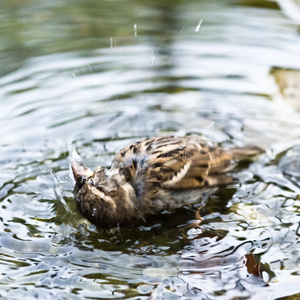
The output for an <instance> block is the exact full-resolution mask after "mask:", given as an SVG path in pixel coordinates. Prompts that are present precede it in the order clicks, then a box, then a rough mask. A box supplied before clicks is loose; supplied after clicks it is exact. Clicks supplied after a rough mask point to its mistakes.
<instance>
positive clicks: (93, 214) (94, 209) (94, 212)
mask: <svg viewBox="0 0 300 300" xmlns="http://www.w3.org/2000/svg"><path fill="white" fill-rule="evenodd" d="M96 211H97V209H96V208H95V207H94V208H93V212H92V217H95V214H96Z"/></svg>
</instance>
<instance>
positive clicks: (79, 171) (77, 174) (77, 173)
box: [71, 161, 94, 182]
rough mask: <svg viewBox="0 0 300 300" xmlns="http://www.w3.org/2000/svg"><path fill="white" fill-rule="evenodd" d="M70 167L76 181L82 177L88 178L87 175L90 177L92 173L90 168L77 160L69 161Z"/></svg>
mask: <svg viewBox="0 0 300 300" xmlns="http://www.w3.org/2000/svg"><path fill="white" fill-rule="evenodd" d="M71 167H72V171H73V175H74V178H75V180H76V182H77V181H78V180H80V179H81V178H82V177H87V178H88V177H91V176H93V175H94V172H93V171H92V170H91V169H89V168H88V167H85V166H83V165H81V164H80V163H78V162H77V161H73V162H72V163H71Z"/></svg>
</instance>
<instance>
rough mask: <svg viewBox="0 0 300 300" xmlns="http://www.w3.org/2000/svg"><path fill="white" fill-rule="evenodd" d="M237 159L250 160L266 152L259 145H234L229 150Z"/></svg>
mask: <svg viewBox="0 0 300 300" xmlns="http://www.w3.org/2000/svg"><path fill="white" fill-rule="evenodd" d="M227 152H229V153H230V154H231V156H232V158H233V159H236V160H249V159H251V158H253V157H254V156H256V155H258V154H261V153H263V152H264V150H263V149H261V148H259V147H257V146H244V147H233V148H229V149H228V150H227Z"/></svg>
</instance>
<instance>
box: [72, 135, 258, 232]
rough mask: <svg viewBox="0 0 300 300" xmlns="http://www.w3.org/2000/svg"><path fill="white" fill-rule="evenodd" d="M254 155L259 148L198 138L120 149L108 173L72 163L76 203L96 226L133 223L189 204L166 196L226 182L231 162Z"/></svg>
mask: <svg viewBox="0 0 300 300" xmlns="http://www.w3.org/2000/svg"><path fill="white" fill-rule="evenodd" d="M258 153H261V149H259V148H257V147H250V146H246V147H241V148H238V147H234V148H231V149H223V148H221V147H219V146H218V145H217V144H214V143H212V142H210V141H207V140H206V139H203V138H201V137H192V136H191V137H172V136H165V137H157V138H152V139H145V140H143V141H140V142H136V143H133V144H131V145H129V146H127V147H125V148H124V149H122V150H120V151H119V152H118V153H117V154H116V156H115V158H114V160H113V163H112V166H111V168H110V170H109V171H107V172H106V174H104V171H103V170H101V169H99V168H98V169H96V170H95V171H94V172H93V171H91V170H90V169H87V168H86V167H83V166H81V165H79V164H76V163H72V169H73V173H74V177H75V179H76V185H75V189H74V195H75V200H76V203H77V207H78V209H79V210H80V211H81V213H82V214H83V216H85V217H86V218H88V219H89V220H90V221H91V222H92V223H95V224H96V225H99V226H114V225H117V224H128V223H129V224H130V223H135V222H136V221H139V220H142V219H144V216H145V215H146V214H148V213H150V212H151V213H153V212H155V211H157V210H160V208H161V207H168V208H170V209H171V208H176V207H178V205H185V204H184V203H186V204H189V198H186V200H184V199H183V200H182V201H181V200H178V199H179V198H178V197H177V200H176V199H175V198H174V197H172V196H170V195H171V194H172V193H173V194H174V193H175V192H172V191H180V190H189V189H195V188H204V187H205V188H206V189H207V187H211V186H217V185H221V184H227V183H229V182H230V181H231V180H232V177H231V176H228V175H226V174H224V173H225V172H227V171H228V170H230V169H232V168H234V166H235V165H236V162H235V160H241V159H247V158H248V157H249V156H253V155H256V154H258ZM83 178H85V182H84V183H82V181H83ZM88 178H93V182H94V186H89V184H88ZM176 193H177V195H178V192H176ZM166 195H169V196H168V197H167V196H166ZM158 197H160V198H164V199H159V201H158ZM110 199H112V201H110ZM172 199H173V200H172ZM111 202H113V203H111ZM158 203H159V204H158Z"/></svg>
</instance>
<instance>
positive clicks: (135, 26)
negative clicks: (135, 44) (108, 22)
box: [133, 23, 137, 36]
mask: <svg viewBox="0 0 300 300" xmlns="http://www.w3.org/2000/svg"><path fill="white" fill-rule="evenodd" d="M133 29H134V36H137V23H134V25H133Z"/></svg>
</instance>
